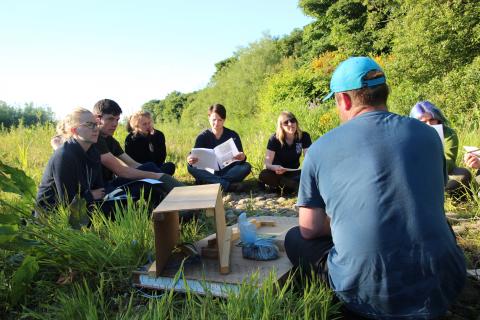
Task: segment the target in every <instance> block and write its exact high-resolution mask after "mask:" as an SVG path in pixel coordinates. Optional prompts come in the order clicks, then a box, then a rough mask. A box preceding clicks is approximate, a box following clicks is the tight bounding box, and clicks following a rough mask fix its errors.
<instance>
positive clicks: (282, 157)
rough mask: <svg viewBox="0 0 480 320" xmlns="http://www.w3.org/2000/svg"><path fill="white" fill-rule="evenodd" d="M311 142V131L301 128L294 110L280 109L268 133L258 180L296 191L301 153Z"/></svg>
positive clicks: (274, 186)
mask: <svg viewBox="0 0 480 320" xmlns="http://www.w3.org/2000/svg"><path fill="white" fill-rule="evenodd" d="M311 144H312V140H311V139H310V135H309V134H308V133H307V132H303V131H302V130H301V129H300V125H299V123H298V120H297V118H296V117H295V116H294V115H293V113H291V112H288V111H283V112H282V113H280V115H279V116H278V120H277V130H276V132H275V133H274V134H273V135H272V136H271V137H270V139H269V140H268V144H267V153H266V155H265V168H266V169H264V170H262V172H260V176H259V180H260V181H261V183H264V184H266V185H267V186H270V187H272V188H273V189H276V188H279V187H280V188H285V187H286V188H287V189H289V191H297V190H298V185H299V182H300V173H301V171H300V168H299V167H300V156H301V155H302V152H303V154H304V155H305V153H306V152H307V149H308V147H310V145H311Z"/></svg>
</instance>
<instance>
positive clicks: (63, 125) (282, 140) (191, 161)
mask: <svg viewBox="0 0 480 320" xmlns="http://www.w3.org/2000/svg"><path fill="white" fill-rule="evenodd" d="M226 112H227V111H226V109H225V107H224V106H223V105H221V104H214V105H212V106H210V107H209V109H208V120H209V123H210V126H211V128H210V129H206V130H204V131H203V132H201V133H200V134H199V135H198V136H197V138H196V140H195V145H194V148H207V149H213V148H215V147H216V146H218V145H220V144H222V143H224V142H226V141H227V140H229V139H232V140H233V142H234V143H235V146H236V148H237V149H238V151H239V152H238V154H236V155H235V156H234V160H236V161H234V162H232V163H231V164H229V165H227V166H226V167H224V168H223V169H220V170H217V171H214V172H211V171H209V170H205V169H202V168H197V167H196V166H195V164H196V163H197V162H198V158H196V157H195V156H193V155H191V154H190V155H188V157H187V163H188V164H187V169H188V172H189V173H190V174H191V175H192V176H193V177H194V178H195V181H196V183H197V184H206V183H220V184H221V186H222V188H223V190H225V191H229V192H235V191H242V190H244V186H243V185H242V184H241V182H242V181H243V180H244V179H245V177H246V176H248V175H249V174H250V172H251V165H250V164H249V163H248V162H247V161H246V158H247V157H246V155H245V153H244V152H243V146H242V142H241V139H240V136H239V135H238V134H237V133H236V132H235V131H233V130H231V129H228V128H226V127H225V126H224V122H225V119H226ZM121 113H122V110H121V108H120V106H119V105H118V104H117V103H116V102H115V101H113V100H110V99H103V100H100V101H99V102H97V103H96V104H95V106H94V110H93V113H92V112H90V111H89V110H86V109H83V108H77V109H75V110H73V111H72V113H70V114H69V115H67V116H66V117H65V119H64V120H63V121H61V122H59V125H58V126H57V131H58V132H57V136H55V137H54V138H53V139H52V146H53V147H54V149H55V150H56V151H55V153H54V154H53V155H52V157H51V159H50V161H49V162H48V164H47V167H46V169H45V172H44V175H43V178H42V181H41V184H40V187H39V190H38V194H37V204H38V207H40V208H43V209H45V210H48V209H49V208H51V207H53V206H55V205H57V204H58V203H59V202H63V203H67V204H68V203H70V202H71V201H72V200H73V199H74V198H75V196H79V197H81V198H83V199H85V200H86V201H87V203H88V205H89V206H92V205H93V204H95V203H96V204H98V205H100V206H101V208H102V210H103V211H104V212H105V213H108V214H109V215H110V216H111V215H112V212H113V209H114V207H115V201H103V199H104V197H105V195H107V194H109V193H110V192H112V191H114V190H115V189H116V188H119V187H122V186H124V185H127V186H128V191H129V192H130V194H131V195H132V196H133V197H134V198H135V197H136V198H139V197H140V190H141V189H142V188H143V189H144V195H150V193H152V195H151V197H152V200H153V201H152V202H153V203H152V204H153V205H156V204H158V203H159V202H160V201H161V199H162V198H163V197H164V196H165V195H166V194H167V193H168V192H169V191H170V190H171V189H173V188H174V187H176V186H182V185H183V184H182V183H180V182H178V181H177V180H176V179H174V178H173V177H172V176H173V175H174V173H175V169H176V168H175V164H174V163H172V162H165V160H166V156H167V151H166V144H165V136H164V134H163V133H162V132H161V131H159V130H156V129H155V128H154V127H153V121H152V116H151V114H150V113H149V112H145V111H140V112H137V113H135V114H133V115H132V116H131V117H130V119H129V121H128V124H127V129H128V131H129V134H128V135H127V137H126V138H125V151H124V149H122V147H121V146H120V144H119V142H118V141H117V140H116V139H115V138H114V137H113V134H114V132H115V130H116V128H117V126H118V122H119V120H120V115H121ZM311 143H312V142H311V139H310V136H309V135H308V133H306V132H302V131H301V129H300V127H299V125H298V122H297V119H296V118H295V116H294V115H293V114H292V113H290V112H282V113H281V115H280V116H279V118H278V123H277V131H276V133H275V134H273V135H272V136H271V137H270V139H269V141H268V146H267V154H266V158H265V165H266V169H265V170H263V171H262V172H261V173H260V181H261V182H263V183H265V184H267V185H270V186H272V187H274V188H276V187H282V188H283V187H287V188H290V189H291V190H298V185H299V181H300V170H299V166H300V161H299V160H300V156H301V154H302V152H303V153H305V151H306V150H307V148H308V147H309V146H310V144H311ZM93 145H94V146H95V147H93V148H92V146H93ZM145 178H150V179H157V180H160V181H161V182H162V183H161V184H158V185H157V184H150V183H148V182H144V181H136V180H140V179H145Z"/></svg>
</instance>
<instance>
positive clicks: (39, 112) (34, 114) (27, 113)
mask: <svg viewBox="0 0 480 320" xmlns="http://www.w3.org/2000/svg"><path fill="white" fill-rule="evenodd" d="M49 122H50V123H51V122H53V112H52V111H51V110H50V109H48V108H42V107H35V106H34V105H33V104H32V103H28V104H26V105H25V106H24V107H23V108H19V107H13V106H9V105H7V104H6V103H5V102H3V101H1V100H0V126H2V127H3V128H11V127H15V126H18V125H19V124H23V125H25V126H31V125H34V124H44V123H49Z"/></svg>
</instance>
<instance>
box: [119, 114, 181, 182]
mask: <svg viewBox="0 0 480 320" xmlns="http://www.w3.org/2000/svg"><path fill="white" fill-rule="evenodd" d="M128 131H130V133H129V134H128V136H127V137H126V138H125V153H127V154H128V155H129V156H130V157H131V158H132V159H133V160H135V161H137V162H139V163H142V164H144V163H147V162H153V163H155V164H156V165H157V167H158V168H159V169H160V171H161V172H163V173H167V174H169V175H171V176H173V174H174V173H175V164H173V163H172V162H165V159H166V157H167V148H166V146H165V135H164V134H163V133H162V132H161V131H159V130H156V129H154V128H153V121H152V115H151V114H150V113H149V112H147V111H139V112H137V113H135V114H133V115H132V116H131V117H130V120H129V122H128Z"/></svg>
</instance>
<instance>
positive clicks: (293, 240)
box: [37, 57, 480, 319]
mask: <svg viewBox="0 0 480 320" xmlns="http://www.w3.org/2000/svg"><path fill="white" fill-rule="evenodd" d="M330 89H331V92H330V94H329V95H327V96H326V97H325V98H324V100H327V99H329V98H332V97H335V102H336V108H337V110H338V113H339V116H340V119H341V122H342V125H341V126H339V127H337V128H335V129H333V130H331V131H329V132H328V133H326V134H325V135H323V136H322V137H320V138H319V139H318V140H316V141H315V142H314V143H313V144H312V141H311V139H310V136H309V135H308V133H306V132H302V130H301V129H300V127H299V124H298V121H297V119H296V118H295V116H294V115H293V114H292V113H290V112H282V113H281V114H280V116H279V118H278V122H277V130H276V133H275V134H274V135H272V136H271V137H270V139H269V141H268V145H267V152H266V157H265V166H266V169H265V170H263V171H262V172H261V173H260V177H259V179H260V181H262V183H265V184H268V185H271V186H274V187H275V186H277V187H280V186H282V187H287V188H292V189H296V188H299V191H298V193H299V194H298V200H297V206H298V208H299V225H298V226H297V227H294V228H292V229H290V230H289V231H288V233H287V234H286V236H285V251H286V254H287V256H288V258H289V259H290V261H291V262H292V264H293V265H294V266H297V267H302V270H303V271H304V272H308V273H309V274H311V273H310V272H313V273H316V274H317V275H318V276H319V277H321V278H322V279H323V280H325V284H326V285H327V286H329V287H330V288H331V289H332V290H333V291H334V292H335V295H336V297H337V298H338V299H339V300H340V301H341V302H343V304H344V306H345V307H346V309H347V310H349V311H350V312H352V313H354V314H355V317H356V318H359V317H360V316H361V317H367V318H375V319H432V318H436V317H439V316H442V315H444V314H445V313H446V311H447V309H448V307H449V305H450V304H451V303H452V302H453V301H454V300H455V298H456V297H457V296H458V295H459V293H460V291H461V289H462V287H463V284H464V282H465V278H466V265H465V259H464V255H463V252H462V250H461V249H460V248H459V247H458V245H457V243H456V239H455V234H454V233H453V232H452V229H451V228H450V226H449V224H448V221H447V219H446V216H445V213H444V192H445V185H447V191H448V189H449V188H452V189H456V188H458V185H465V184H466V183H467V181H468V180H469V179H470V176H469V173H468V170H465V169H462V168H457V167H456V166H455V159H456V153H457V152H458V138H457V136H456V134H455V132H454V131H453V130H451V129H450V128H449V127H448V122H447V121H446V119H445V117H443V115H442V113H441V112H440V110H439V109H438V108H436V107H435V106H433V105H432V104H431V103H428V102H421V103H418V104H417V105H416V106H414V108H413V109H412V112H411V117H410V118H408V117H404V116H400V115H397V114H394V113H391V112H389V111H388V108H387V98H388V95H389V88H388V86H387V83H386V76H385V74H384V72H383V70H382V68H381V67H380V66H379V65H378V64H377V63H376V62H375V61H374V60H373V59H371V58H368V57H352V58H349V59H347V60H346V61H344V62H342V63H341V64H340V65H339V66H338V67H337V69H336V70H335V72H334V73H333V76H332V79H331V82H330ZM121 112H122V111H121V109H120V107H119V106H118V104H117V103H115V102H114V101H112V100H108V99H105V100H101V101H99V102H98V103H97V104H95V106H94V110H93V113H91V112H90V111H88V110H86V109H76V110H74V111H73V112H72V113H71V114H70V115H69V116H68V117H67V118H66V119H65V121H64V122H63V124H62V126H61V130H60V131H61V134H62V136H63V137H64V138H66V141H65V142H63V144H62V145H61V146H60V147H59V148H58V149H57V150H56V151H55V153H54V155H53V156H52V158H51V159H50V161H49V162H48V165H47V169H46V170H45V173H44V176H43V179H42V182H41V185H40V188H39V192H38V197H37V202H38V204H39V205H40V206H43V207H49V206H52V205H55V203H56V201H58V199H59V198H60V199H64V200H66V201H71V199H72V198H73V197H74V196H75V195H79V196H80V197H83V198H84V199H85V200H87V202H88V203H90V204H92V203H94V202H95V201H98V200H101V199H103V197H104V195H105V193H108V192H109V191H110V190H112V189H114V188H116V187H118V186H120V185H125V183H131V184H130V185H129V186H132V185H137V184H140V186H141V187H144V186H143V185H142V184H144V183H145V182H138V181H136V182H131V181H132V180H135V179H143V178H150V179H156V180H159V181H161V182H162V183H160V184H153V185H149V184H148V183H146V184H147V185H146V186H145V187H147V186H149V187H150V188H151V189H152V192H156V191H159V192H160V193H162V194H166V193H168V192H169V191H170V190H171V189H172V188H173V187H175V186H182V185H183V184H182V183H180V182H178V181H176V180H175V179H174V178H172V176H171V174H173V173H174V171H175V167H174V166H172V165H173V164H168V163H164V161H165V147H164V140H165V139H164V136H163V134H161V133H160V132H158V131H156V130H154V129H153V127H152V122H151V117H149V116H148V115H146V116H144V115H141V114H140V115H139V116H138V117H137V116H134V117H132V119H131V123H130V125H131V133H130V134H129V136H128V137H127V139H126V146H125V148H126V150H127V151H128V154H130V155H128V154H127V153H125V152H123V149H122V148H121V147H120V145H119V143H118V142H117V141H116V140H115V139H114V138H113V137H112V135H113V133H114V132H115V129H116V128H117V125H118V121H119V119H120V114H121ZM208 115H209V122H210V125H211V129H209V130H205V131H203V132H202V133H201V134H200V135H199V136H198V137H197V139H196V141H195V148H210V149H212V148H214V147H216V146H218V145H219V144H221V143H223V142H225V141H227V140H229V139H233V141H234V143H235V145H236V147H237V149H238V151H239V153H238V154H237V155H236V156H235V160H237V161H235V162H234V163H232V164H231V165H229V166H227V167H225V168H224V169H222V170H218V171H215V172H213V173H212V172H209V171H207V170H202V169H199V168H198V167H197V166H195V164H196V163H197V162H198V161H199V159H198V158H196V157H195V156H193V155H189V156H188V157H187V162H188V171H189V172H190V173H191V174H192V175H193V176H194V177H195V179H196V181H197V182H198V183H220V184H221V185H222V187H223V189H224V190H230V191H231V190H235V189H236V187H235V186H236V183H238V182H240V181H242V180H243V179H244V178H245V177H246V176H247V175H248V174H249V173H250V170H251V167H250V164H248V163H247V162H246V156H245V154H244V153H243V148H242V144H241V141H240V137H239V136H238V134H237V133H235V132H234V131H232V130H230V129H228V128H225V127H224V121H225V119H226V110H225V108H224V107H223V106H222V105H218V104H216V105H213V106H211V107H210V108H209V113H208ZM412 117H413V118H417V119H418V120H421V121H423V122H426V123H428V124H442V127H443V136H444V146H442V142H441V140H440V138H439V136H438V135H437V133H435V130H434V129H432V128H429V127H428V126H426V125H424V124H422V123H421V122H420V121H417V120H414V119H412ZM93 145H95V146H96V147H95V148H92V146H93ZM145 149H147V151H145ZM307 149H308V152H307ZM302 153H303V154H306V155H305V161H304V164H303V168H302V171H303V172H302V174H301V175H300V171H299V170H298V169H299V165H300V163H299V159H300V156H301V154H302ZM155 154H157V156H156V155H155ZM158 155H159V156H158ZM445 158H447V159H446V160H447V161H445ZM144 161H145V163H143V164H142V163H140V162H144ZM465 163H466V164H467V165H468V166H470V167H472V168H479V167H480V160H479V159H478V157H476V155H474V154H467V155H466V156H465ZM447 170H448V174H450V180H455V181H452V182H448V183H447V181H448V180H449V179H448V176H447ZM458 176H460V178H458ZM426 177H427V178H426ZM457 183H458V184H457ZM449 185H451V187H450V186H449ZM156 188H159V190H157V189H156ZM134 191H135V190H134ZM132 193H134V192H132ZM156 199H157V201H159V200H161V196H160V197H158V198H156ZM107 209H108V208H107Z"/></svg>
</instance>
